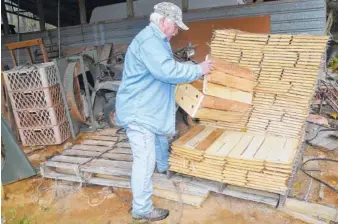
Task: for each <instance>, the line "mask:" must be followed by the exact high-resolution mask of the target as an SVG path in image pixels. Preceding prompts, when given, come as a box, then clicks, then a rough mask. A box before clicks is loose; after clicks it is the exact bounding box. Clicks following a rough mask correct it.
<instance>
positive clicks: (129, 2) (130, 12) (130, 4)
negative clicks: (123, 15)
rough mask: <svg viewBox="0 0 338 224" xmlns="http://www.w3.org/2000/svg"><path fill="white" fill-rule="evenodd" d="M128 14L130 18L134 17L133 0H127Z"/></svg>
mask: <svg viewBox="0 0 338 224" xmlns="http://www.w3.org/2000/svg"><path fill="white" fill-rule="evenodd" d="M127 14H128V18H132V17H134V4H133V0H127Z"/></svg>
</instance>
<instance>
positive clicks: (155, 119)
mask: <svg viewBox="0 0 338 224" xmlns="http://www.w3.org/2000/svg"><path fill="white" fill-rule="evenodd" d="M201 75H202V70H201V68H200V66H199V65H194V64H183V63H180V62H177V61H175V60H174V58H173V53H172V50H171V47H170V43H169V41H168V39H167V38H166V36H165V35H164V34H163V33H162V32H161V30H160V29H159V28H158V27H157V25H155V24H153V23H150V24H149V25H148V26H147V27H145V28H144V29H143V30H142V31H141V32H140V33H138V34H137V35H136V37H135V38H134V39H133V41H132V43H131V44H130V45H129V47H128V50H127V53H126V57H125V62H124V70H123V76H122V81H121V84H120V87H119V90H118V92H117V97H116V116H115V117H116V122H117V123H118V124H119V125H121V126H122V127H125V128H126V127H127V126H128V124H130V123H135V124H138V125H140V126H143V127H144V128H146V129H148V130H150V131H152V132H153V133H155V134H158V135H168V134H172V133H174V132H175V112H176V107H175V87H176V84H179V83H187V82H192V81H194V80H196V79H198V78H199V77H201Z"/></svg>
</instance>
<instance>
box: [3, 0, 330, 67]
mask: <svg viewBox="0 0 338 224" xmlns="http://www.w3.org/2000/svg"><path fill="white" fill-rule="evenodd" d="M258 15H270V16H271V17H270V18H271V33H294V34H297V33H307V34H313V35H323V34H325V23H326V4H325V1H324V0H298V1H294V0H290V1H277V2H267V3H260V4H252V5H238V6H231V7H223V8H215V9H209V10H203V11H201V10H198V11H190V12H187V13H185V14H184V20H185V21H186V22H190V21H199V20H206V19H216V18H235V17H245V16H258ZM147 24H148V18H140V19H132V20H122V21H106V22H100V23H95V24H88V25H85V26H81V25H78V26H73V27H62V28H61V46H62V49H63V50H64V49H68V48H72V47H79V46H92V45H101V44H105V43H112V42H120V43H129V42H130V41H131V40H132V38H133V37H134V36H135V35H136V34H137V33H138V32H139V31H140V30H141V29H142V28H143V27H144V26H146V25H147ZM34 38H43V40H44V43H45V44H46V46H47V47H48V46H50V45H57V43H58V41H57V30H52V31H45V32H37V33H26V34H21V35H20V40H29V39H34ZM1 41H2V64H3V65H5V64H9V65H10V66H12V62H11V58H10V55H9V52H8V51H7V50H6V48H5V47H4V45H3V44H4V43H10V42H16V41H18V37H17V36H16V35H15V36H8V37H5V38H2V40H1ZM22 55H24V53H22V54H21V57H20V58H19V60H20V61H26V60H27V59H26V58H25V56H22Z"/></svg>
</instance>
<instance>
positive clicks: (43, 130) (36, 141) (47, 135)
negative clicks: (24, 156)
mask: <svg viewBox="0 0 338 224" xmlns="http://www.w3.org/2000/svg"><path fill="white" fill-rule="evenodd" d="M19 133H20V138H21V140H22V144H23V145H24V146H35V145H58V144H61V143H63V142H64V141H66V140H67V139H68V138H69V136H70V127H69V123H68V121H64V122H63V123H61V124H60V125H56V126H48V127H38V128H21V129H19Z"/></svg>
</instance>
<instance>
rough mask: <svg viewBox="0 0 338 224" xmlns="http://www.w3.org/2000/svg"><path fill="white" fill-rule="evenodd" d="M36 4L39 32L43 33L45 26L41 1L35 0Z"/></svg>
mask: <svg viewBox="0 0 338 224" xmlns="http://www.w3.org/2000/svg"><path fill="white" fill-rule="evenodd" d="M36 4H37V7H38V14H39V23H40V31H45V30H46V25H45V14H44V11H43V0H36Z"/></svg>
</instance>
